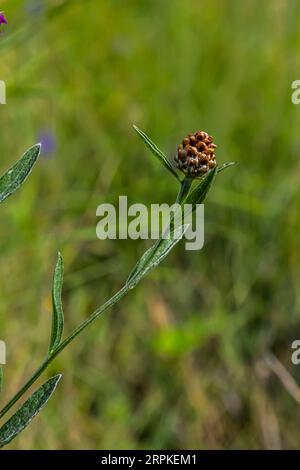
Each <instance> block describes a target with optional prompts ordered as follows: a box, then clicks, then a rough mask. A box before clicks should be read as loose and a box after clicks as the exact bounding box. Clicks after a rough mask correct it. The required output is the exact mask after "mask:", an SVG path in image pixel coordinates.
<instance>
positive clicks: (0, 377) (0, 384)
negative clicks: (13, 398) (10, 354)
mask: <svg viewBox="0 0 300 470" xmlns="http://www.w3.org/2000/svg"><path fill="white" fill-rule="evenodd" d="M2 389H3V367H2V366H0V393H1V392H2Z"/></svg>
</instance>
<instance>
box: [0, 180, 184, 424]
mask: <svg viewBox="0 0 300 470" xmlns="http://www.w3.org/2000/svg"><path fill="white" fill-rule="evenodd" d="M191 184H192V179H191V178H188V177H185V178H184V180H183V181H182V182H181V187H180V190H179V192H178V195H177V198H176V202H177V203H178V204H181V202H182V201H183V200H184V198H185V197H186V195H187V194H188V192H189V190H190V187H191ZM135 285H136V284H133V283H132V284H131V283H129V284H125V285H124V286H123V287H122V288H121V289H120V290H119V291H118V292H117V293H116V294H115V295H114V296H113V297H111V298H110V299H109V300H108V301H107V302H105V304H103V305H102V306H101V307H99V308H98V309H97V310H95V312H94V313H92V314H91V315H90V316H89V317H88V318H87V319H86V320H85V321H84V322H82V323H81V324H80V325H79V326H78V327H77V328H75V329H74V330H73V332H72V333H71V334H70V335H69V336H68V337H67V338H66V339H65V340H64V341H62V343H61V344H60V345H59V346H58V347H57V348H56V349H55V350H54V351H53V352H52V353H51V354H50V355H49V356H48V357H47V358H46V359H45V360H44V362H43V363H42V364H41V365H40V366H39V367H38V369H37V370H36V371H35V372H34V374H33V375H32V376H31V377H30V379H29V380H28V381H27V382H26V383H25V384H24V385H23V386H22V387H21V388H20V390H19V391H18V392H17V393H16V394H15V395H14V396H13V397H12V399H11V400H10V401H9V402H8V403H7V404H6V405H5V406H4V408H3V409H2V410H1V411H0V419H1V418H2V417H3V416H4V415H5V414H6V413H7V412H8V411H9V410H10V409H11V408H12V407H13V406H14V405H15V403H17V401H19V399H20V398H21V397H22V396H23V395H24V394H25V393H26V392H27V390H28V389H29V388H30V387H31V386H32V385H33V384H34V382H35V381H36V380H37V379H38V378H39V377H40V376H41V375H42V373H43V372H44V371H45V370H46V369H47V367H48V366H49V365H50V364H51V363H52V362H53V361H54V359H55V358H56V356H58V355H59V354H60V353H61V352H62V351H63V350H64V349H65V348H66V347H67V346H68V345H69V344H70V343H71V342H72V341H73V340H74V339H75V338H76V337H77V336H78V335H79V334H80V333H81V332H82V331H83V330H85V329H86V328H87V327H88V326H89V325H91V324H92V323H93V322H94V321H95V320H97V318H98V317H99V316H100V315H102V313H104V312H105V311H106V310H107V309H108V308H109V307H112V306H113V305H115V304H116V303H117V302H118V301H119V300H120V299H121V298H122V297H124V296H125V295H126V294H127V292H129V290H131V289H132V288H133V287H135Z"/></svg>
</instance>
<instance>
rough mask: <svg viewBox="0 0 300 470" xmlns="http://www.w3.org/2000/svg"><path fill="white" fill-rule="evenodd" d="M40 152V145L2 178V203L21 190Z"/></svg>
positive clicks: (0, 178) (0, 191)
mask: <svg viewBox="0 0 300 470" xmlns="http://www.w3.org/2000/svg"><path fill="white" fill-rule="evenodd" d="M40 150H41V145H40V144H36V145H34V146H33V147H31V148H30V149H29V150H27V152H25V153H24V155H23V156H22V157H21V158H20V160H19V161H18V162H17V163H16V164H15V165H14V166H12V167H11V168H10V169H9V170H8V171H7V172H6V173H4V175H2V176H1V177H0V202H3V201H4V200H5V199H7V198H8V197H9V196H11V195H12V194H13V193H14V192H15V191H16V190H17V189H19V187H20V186H21V184H22V183H23V182H24V181H25V179H26V178H27V176H28V175H29V173H30V172H31V170H32V167H33V165H34V164H35V162H36V161H37V159H38V157H39V154H40Z"/></svg>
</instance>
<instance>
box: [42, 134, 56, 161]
mask: <svg viewBox="0 0 300 470" xmlns="http://www.w3.org/2000/svg"><path fill="white" fill-rule="evenodd" d="M39 142H40V143H41V146H42V148H41V151H42V153H43V154H44V155H45V156H50V155H51V154H53V153H54V151H55V148H56V141H55V136H54V134H53V133H52V132H51V131H48V130H46V131H41V132H40V134H39Z"/></svg>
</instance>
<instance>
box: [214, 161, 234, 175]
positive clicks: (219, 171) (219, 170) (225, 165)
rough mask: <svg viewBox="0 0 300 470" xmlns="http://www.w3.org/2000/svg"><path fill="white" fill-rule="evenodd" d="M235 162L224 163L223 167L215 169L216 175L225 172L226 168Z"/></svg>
mask: <svg viewBox="0 0 300 470" xmlns="http://www.w3.org/2000/svg"><path fill="white" fill-rule="evenodd" d="M235 164H236V162H226V163H223V165H221V166H218V167H217V173H221V171H223V170H225V169H226V168H228V167H230V166H233V165H235Z"/></svg>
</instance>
